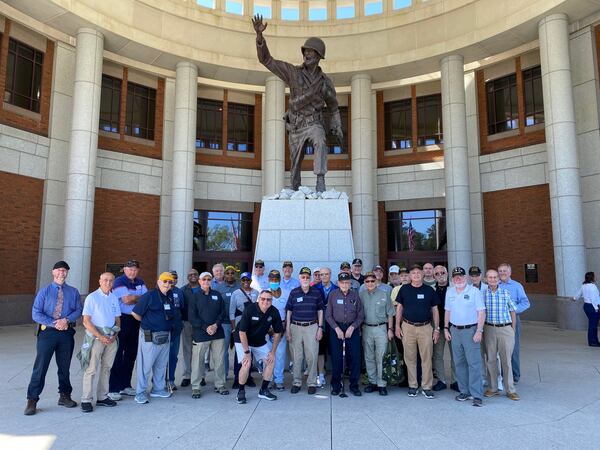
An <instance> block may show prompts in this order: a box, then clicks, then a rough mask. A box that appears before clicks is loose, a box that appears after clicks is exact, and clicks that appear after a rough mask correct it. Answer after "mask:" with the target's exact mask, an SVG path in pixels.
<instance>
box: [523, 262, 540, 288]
mask: <svg viewBox="0 0 600 450" xmlns="http://www.w3.org/2000/svg"><path fill="white" fill-rule="evenodd" d="M525 283H538V265H537V264H536V263H527V264H525Z"/></svg>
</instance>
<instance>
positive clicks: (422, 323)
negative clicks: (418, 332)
mask: <svg viewBox="0 0 600 450" xmlns="http://www.w3.org/2000/svg"><path fill="white" fill-rule="evenodd" d="M402 320H403V321H404V322H406V323H407V324H409V325H412V326H413V327H422V326H425V325H429V324H431V322H411V321H410V320H406V319H402Z"/></svg>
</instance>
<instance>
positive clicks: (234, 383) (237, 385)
mask: <svg viewBox="0 0 600 450" xmlns="http://www.w3.org/2000/svg"><path fill="white" fill-rule="evenodd" d="M239 388H240V383H238V382H237V381H234V382H233V384H232V385H231V389H239Z"/></svg>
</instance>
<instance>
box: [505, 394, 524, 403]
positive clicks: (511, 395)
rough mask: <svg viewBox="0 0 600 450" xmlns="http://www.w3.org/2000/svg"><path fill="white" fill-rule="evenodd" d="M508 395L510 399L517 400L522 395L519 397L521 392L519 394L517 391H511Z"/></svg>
mask: <svg viewBox="0 0 600 450" xmlns="http://www.w3.org/2000/svg"><path fill="white" fill-rule="evenodd" d="M506 396H507V397H508V398H509V399H510V400H513V401H515V402H516V401H519V400H521V397H519V394H517V393H516V392H510V393H508V394H506Z"/></svg>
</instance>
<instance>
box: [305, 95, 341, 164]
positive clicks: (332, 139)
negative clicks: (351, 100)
mask: <svg viewBox="0 0 600 450" xmlns="http://www.w3.org/2000/svg"><path fill="white" fill-rule="evenodd" d="M339 111H340V120H341V122H342V132H343V133H344V138H343V139H342V142H340V141H339V140H338V138H337V137H336V136H334V135H333V134H331V125H330V124H331V114H329V112H328V111H327V108H324V109H323V119H324V120H325V130H326V133H327V137H326V143H327V153H329V154H330V155H342V154H347V153H348V107H347V106H340V107H339ZM304 154H305V155H314V154H315V149H314V148H313V146H312V145H310V143H306V144H304Z"/></svg>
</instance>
